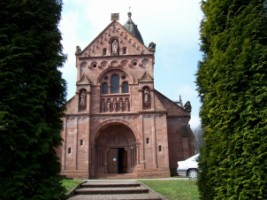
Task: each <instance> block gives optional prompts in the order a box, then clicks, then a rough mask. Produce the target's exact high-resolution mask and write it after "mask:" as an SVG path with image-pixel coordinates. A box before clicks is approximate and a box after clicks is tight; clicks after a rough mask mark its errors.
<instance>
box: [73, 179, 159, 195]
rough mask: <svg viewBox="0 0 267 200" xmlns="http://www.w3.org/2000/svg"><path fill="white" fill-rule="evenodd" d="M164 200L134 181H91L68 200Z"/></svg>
mask: <svg viewBox="0 0 267 200" xmlns="http://www.w3.org/2000/svg"><path fill="white" fill-rule="evenodd" d="M111 199H112V200H123V199H124V200H141V199H142V200H162V199H163V197H162V196H161V195H159V194H158V193H156V192H154V191H152V190H150V189H149V188H148V187H147V186H146V185H144V184H141V183H139V182H137V181H134V180H90V181H87V182H84V183H82V184H80V185H79V187H78V188H76V189H75V190H74V192H73V193H72V195H71V196H70V197H69V198H68V200H111Z"/></svg>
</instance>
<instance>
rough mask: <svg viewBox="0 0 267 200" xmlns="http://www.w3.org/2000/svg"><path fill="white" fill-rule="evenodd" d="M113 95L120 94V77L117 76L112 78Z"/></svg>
mask: <svg viewBox="0 0 267 200" xmlns="http://www.w3.org/2000/svg"><path fill="white" fill-rule="evenodd" d="M110 92H111V93H119V92H120V77H119V76H118V75H117V74H114V75H112V77H111V91H110Z"/></svg>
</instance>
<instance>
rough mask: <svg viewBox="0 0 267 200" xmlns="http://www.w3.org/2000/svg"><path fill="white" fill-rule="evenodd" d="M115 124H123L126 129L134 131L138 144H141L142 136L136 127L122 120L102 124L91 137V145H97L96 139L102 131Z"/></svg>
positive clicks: (111, 120) (112, 120) (110, 120)
mask: <svg viewBox="0 0 267 200" xmlns="http://www.w3.org/2000/svg"><path fill="white" fill-rule="evenodd" d="M114 124H122V125H124V126H126V127H128V128H129V129H130V130H132V132H133V134H134V136H135V139H136V143H138V144H140V142H141V136H140V133H139V131H138V130H137V129H136V127H135V126H133V125H132V124H130V123H129V122H128V121H126V120H121V119H109V120H106V121H104V122H102V123H101V124H100V125H99V126H98V127H97V128H96V129H95V130H94V131H93V134H92V137H91V144H95V140H96V138H97V137H98V136H99V135H100V134H101V130H103V129H105V128H107V127H108V126H110V125H114Z"/></svg>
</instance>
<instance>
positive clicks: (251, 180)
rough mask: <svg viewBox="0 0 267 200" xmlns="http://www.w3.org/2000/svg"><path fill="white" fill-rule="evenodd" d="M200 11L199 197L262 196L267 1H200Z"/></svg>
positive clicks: (265, 190) (266, 148)
mask: <svg viewBox="0 0 267 200" xmlns="http://www.w3.org/2000/svg"><path fill="white" fill-rule="evenodd" d="M202 10H203V12H204V14H205V18H204V19H203V21H202V24H201V40H202V44H201V50H202V51H203V53H204V56H203V60H202V61H201V62H200V63H199V68H198V72H197V85H198V91H199V96H200V98H201V101H202V107H201V111H200V116H201V119H202V123H203V124H202V126H203V131H204V133H205V134H204V141H205V146H204V147H203V148H202V150H201V157H200V163H199V165H200V170H201V173H200V177H199V182H198V185H199V190H200V196H201V199H203V200H209V199H220V200H223V199H242V200H246V199H266V198H267V187H266V185H267V178H266V175H265V173H266V166H267V153H266V152H267V134H266V133H267V106H266V102H267V77H266V76H267V6H266V1H264V0H250V1H237V0H234V1H233V0H231V1H230V0H223V1H222V0H206V1H204V0H203V1H202Z"/></svg>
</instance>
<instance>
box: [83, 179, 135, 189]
mask: <svg viewBox="0 0 267 200" xmlns="http://www.w3.org/2000/svg"><path fill="white" fill-rule="evenodd" d="M88 187H89V188H111V187H112V188H117V187H140V183H137V182H129V181H128V182H124V181H119V182H85V183H83V184H81V188H88Z"/></svg>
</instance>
